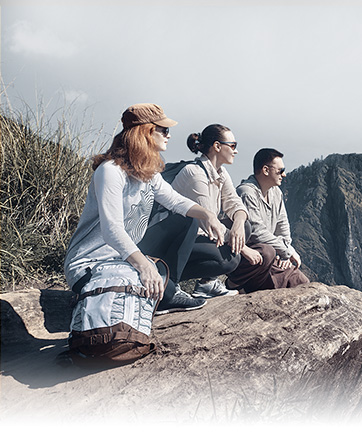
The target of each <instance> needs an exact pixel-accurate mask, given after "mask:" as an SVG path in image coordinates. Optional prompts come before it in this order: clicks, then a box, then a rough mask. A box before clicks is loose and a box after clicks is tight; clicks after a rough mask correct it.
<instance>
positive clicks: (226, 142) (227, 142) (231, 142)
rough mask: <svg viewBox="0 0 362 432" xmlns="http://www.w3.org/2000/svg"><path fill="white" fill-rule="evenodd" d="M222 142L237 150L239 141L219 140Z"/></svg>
mask: <svg viewBox="0 0 362 432" xmlns="http://www.w3.org/2000/svg"><path fill="white" fill-rule="evenodd" d="M218 142H219V143H220V144H225V145H227V146H229V147H230V148H231V150H235V149H236V146H237V145H238V143H237V142H236V141H218Z"/></svg>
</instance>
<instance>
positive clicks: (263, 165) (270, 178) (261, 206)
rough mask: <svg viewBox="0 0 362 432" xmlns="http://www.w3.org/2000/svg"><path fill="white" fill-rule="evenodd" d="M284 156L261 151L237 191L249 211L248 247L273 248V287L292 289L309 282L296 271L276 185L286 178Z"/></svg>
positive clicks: (297, 260) (297, 259)
mask: <svg viewBox="0 0 362 432" xmlns="http://www.w3.org/2000/svg"><path fill="white" fill-rule="evenodd" d="M282 157H283V154H282V153H280V152H279V151H277V150H275V149H269V148H264V149H261V150H259V151H258V152H257V153H256V155H255V156H254V161H253V168H254V175H251V176H250V177H249V178H248V179H247V180H243V181H242V182H241V184H240V185H239V186H238V187H237V188H236V191H237V193H238V195H240V197H241V198H242V200H243V202H244V204H245V206H246V207H247V209H248V212H249V221H250V223H251V225H252V234H251V237H250V240H249V243H250V244H255V243H265V244H268V245H270V246H273V247H274V249H275V251H276V259H275V262H274V264H273V266H272V267H271V276H272V279H273V282H274V285H275V286H274V287H275V288H291V287H295V286H297V285H300V284H302V283H308V282H309V279H308V278H307V277H306V276H305V275H304V274H303V273H302V272H301V271H300V270H299V267H300V265H301V259H300V256H299V254H298V253H297V252H296V250H295V249H294V248H293V246H292V245H291V243H292V239H291V235H290V226H289V221H288V216H287V212H286V209H285V205H284V199H283V193H282V191H281V190H280V188H279V186H280V185H281V184H282V181H283V178H284V177H285V176H286V174H285V167H284V163H283V159H282Z"/></svg>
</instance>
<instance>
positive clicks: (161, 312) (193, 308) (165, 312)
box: [155, 302, 207, 316]
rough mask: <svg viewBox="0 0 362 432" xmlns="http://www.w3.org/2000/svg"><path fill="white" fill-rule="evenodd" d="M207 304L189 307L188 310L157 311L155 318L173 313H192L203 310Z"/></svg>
mask: <svg viewBox="0 0 362 432" xmlns="http://www.w3.org/2000/svg"><path fill="white" fill-rule="evenodd" d="M206 303H207V302H205V303H203V304H202V305H200V306H193V307H188V308H175V309H165V310H160V311H158V310H156V312H155V316H158V315H166V314H168V313H173V312H188V311H192V310H196V309H201V308H202V307H204V306H205V305H206Z"/></svg>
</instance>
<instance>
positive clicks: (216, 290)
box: [192, 279, 239, 298]
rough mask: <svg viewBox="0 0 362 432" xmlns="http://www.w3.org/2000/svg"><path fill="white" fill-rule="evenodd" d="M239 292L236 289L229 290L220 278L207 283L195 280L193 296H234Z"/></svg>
mask: <svg viewBox="0 0 362 432" xmlns="http://www.w3.org/2000/svg"><path fill="white" fill-rule="evenodd" d="M237 294H239V291H238V290H229V289H227V288H226V286H225V284H224V283H223V282H221V280H220V279H214V280H211V281H210V282H207V283H204V284H202V283H200V282H199V281H197V282H196V285H195V288H194V291H193V293H192V296H193V297H202V298H211V297H222V296H234V295H237Z"/></svg>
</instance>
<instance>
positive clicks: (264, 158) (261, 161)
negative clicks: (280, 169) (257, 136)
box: [253, 148, 284, 174]
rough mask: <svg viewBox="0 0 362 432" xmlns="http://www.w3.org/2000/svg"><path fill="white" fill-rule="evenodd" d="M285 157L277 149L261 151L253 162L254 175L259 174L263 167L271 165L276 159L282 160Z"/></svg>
mask: <svg viewBox="0 0 362 432" xmlns="http://www.w3.org/2000/svg"><path fill="white" fill-rule="evenodd" d="M283 156H284V155H283V153H280V151H278V150H275V149H271V148H263V149H260V150H259V151H258V152H257V153H256V155H255V156H254V161H253V168H254V174H259V172H260V171H261V169H262V168H263V166H264V165H268V164H270V163H271V162H272V161H273V160H274V159H275V158H276V157H280V158H282V157H283Z"/></svg>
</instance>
